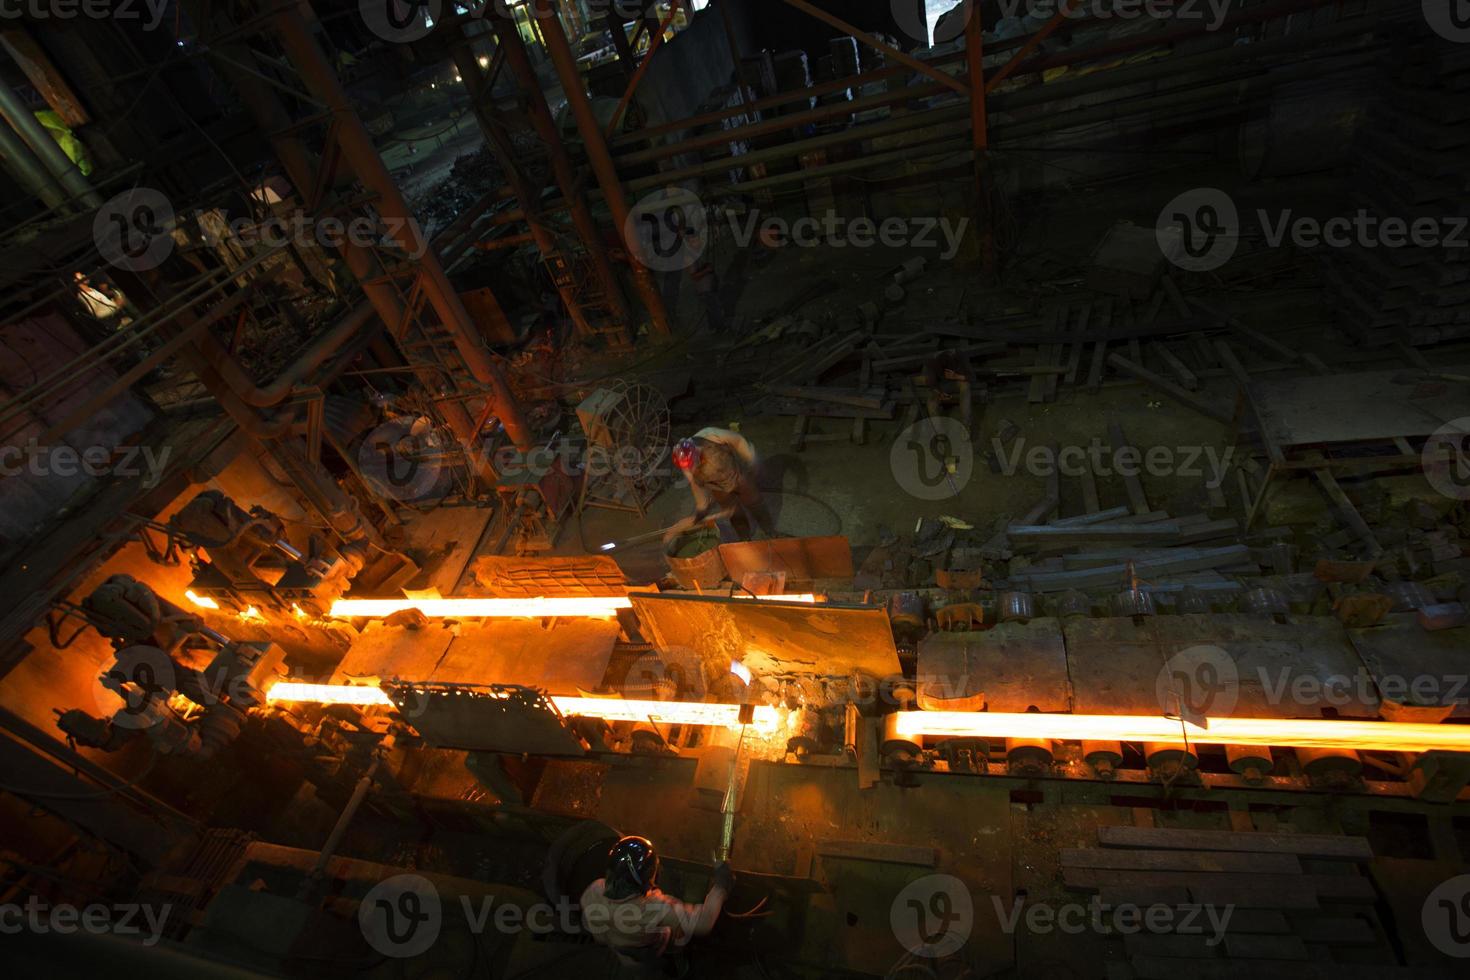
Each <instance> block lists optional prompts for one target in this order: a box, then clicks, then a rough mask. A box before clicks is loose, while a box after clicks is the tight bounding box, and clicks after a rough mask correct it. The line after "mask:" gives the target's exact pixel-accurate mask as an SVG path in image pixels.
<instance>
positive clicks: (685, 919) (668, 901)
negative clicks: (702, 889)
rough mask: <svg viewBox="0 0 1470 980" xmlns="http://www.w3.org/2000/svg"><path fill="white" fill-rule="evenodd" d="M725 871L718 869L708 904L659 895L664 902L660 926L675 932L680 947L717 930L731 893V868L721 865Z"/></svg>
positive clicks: (712, 883)
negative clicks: (714, 929)
mask: <svg viewBox="0 0 1470 980" xmlns="http://www.w3.org/2000/svg"><path fill="white" fill-rule="evenodd" d="M721 868H723V869H724V870H723V871H721V870H719V869H716V871H715V877H714V881H713V882H711V883H710V889H709V892H708V893H707V894H706V895H705V896H704V901H703V902H700V903H699V904H698V905H690V904H689V903H687V902H681V901H679V900H678V899H677V898H670V897H669V896H668V895H664V894H663V893H660V894H659V896H658V899H657V900H658V902H659V903H660V907H659V910H658V912H659V915H658V918H659V921H658V925H661V926H667V927H669V928H670V929H672V930H673V934H672V939H673V942H674V943H675V944H676V945H680V946H682V945H683V944H684V943H687V942H688V941H689V940H691V939H694V938H696V937H698V936H705V935H708V934H709V931H710V930H711V929H713V928H714V927H715V923H716V922H717V921H718V920H719V918H720V913H721V912H722V911H724V908H725V899H726V898H728V897H729V894H730V872H729V867H728V865H721Z"/></svg>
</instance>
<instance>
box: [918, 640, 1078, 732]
mask: <svg viewBox="0 0 1470 980" xmlns="http://www.w3.org/2000/svg"><path fill="white" fill-rule="evenodd" d="M918 678H919V683H918V696H919V707H921V708H924V709H925V710H927V711H944V710H961V711H965V710H977V709H974V708H971V707H966V706H963V705H962V704H960V703H957V702H962V701H965V700H968V699H970V698H974V697H976V696H978V695H984V697H985V701H986V703H987V704H989V706H990V710H991V711H1014V712H1025V711H1027V710H1029V709H1030V708H1033V707H1034V708H1035V709H1036V710H1037V711H1046V712H1056V711H1070V710H1071V709H1072V698H1071V694H1070V691H1069V690H1068V686H1067V648H1066V644H1065V643H1064V642H1063V641H1062V631H1061V628H1060V626H1059V625H1058V623H1057V621H1056V620H1055V619H1033V620H1032V621H1031V622H1029V623H1001V624H999V625H998V626H996V627H994V628H993V629H989V630H985V631H983V632H976V633H931V634H929V635H928V636H926V637H924V638H923V639H922V640H920V641H919V667H918Z"/></svg>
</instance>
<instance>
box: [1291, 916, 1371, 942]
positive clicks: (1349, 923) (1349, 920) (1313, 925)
mask: <svg viewBox="0 0 1470 980" xmlns="http://www.w3.org/2000/svg"><path fill="white" fill-rule="evenodd" d="M1292 931H1293V932H1295V933H1296V934H1297V935H1298V936H1299V937H1301V940H1302V942H1305V943H1324V944H1326V945H1330V946H1377V945H1378V944H1379V943H1380V939H1379V938H1378V933H1377V931H1376V930H1375V929H1374V927H1373V924H1372V923H1371V922H1369V921H1368V920H1367V919H1364V918H1362V917H1360V916H1356V915H1316V916H1311V917H1310V918H1308V917H1300V916H1299V917H1298V918H1297V919H1296V921H1295V923H1294V924H1293V926H1292Z"/></svg>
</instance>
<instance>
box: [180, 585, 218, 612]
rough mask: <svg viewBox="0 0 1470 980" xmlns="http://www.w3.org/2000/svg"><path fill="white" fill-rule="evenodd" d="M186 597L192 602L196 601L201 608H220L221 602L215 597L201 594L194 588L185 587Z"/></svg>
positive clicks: (195, 603)
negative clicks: (215, 599) (216, 600)
mask: <svg viewBox="0 0 1470 980" xmlns="http://www.w3.org/2000/svg"><path fill="white" fill-rule="evenodd" d="M184 598H185V599H188V600H189V601H190V602H192V603H194V605H196V606H198V607H199V608H200V609H218V608H219V603H217V602H215V601H214V600H213V599H211V598H210V597H209V596H207V595H200V594H199V593H197V592H195V591H194V590H193V589H185V590H184Z"/></svg>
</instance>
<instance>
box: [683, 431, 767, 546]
mask: <svg viewBox="0 0 1470 980" xmlns="http://www.w3.org/2000/svg"><path fill="white" fill-rule="evenodd" d="M673 455H674V464H675V465H676V466H678V467H679V471H680V472H681V473H683V474H684V478H685V479H686V480H688V481H689V489H690V491H691V492H693V494H694V516H693V517H691V518H687V519H685V520H684V521H681V522H680V523H679V524H676V525H675V526H674V528H673V529H671V531H670V537H671V538H672V537H673V536H674V535H676V534H678V533H681V532H683V531H684V530H687V529H688V528H689V527H693V526H695V525H697V524H700V523H702V522H704V521H707V520H710V519H711V517H712V516H714V515H715V514H716V509H717V508H718V509H719V510H723V511H726V512H728V513H729V515H730V516H729V522H728V527H727V526H726V525H725V524H724V522H723V521H720V520H719V519H718V518H716V519H717V521H718V522H719V523H720V525H721V526H720V536H721V538H723V539H725V540H738V541H748V540H750V538H751V536H752V531H753V528H752V524H753V525H755V526H756V527H759V528H760V529H761V531H763V532H764V533H765V534H766V536H767V537H774V536H775V534H776V528H775V523H774V522H773V521H772V520H771V515H770V511H768V510H767V509H766V504H765V500H764V498H763V497H762V496H761V490H760V486H759V485H758V484H757V482H756V472H757V466H756V456H755V447H754V446H752V445H751V444H750V440H748V439H746V438H745V437H744V436H742V435H741V434H740V433H738V432H731V431H730V430H728V429H717V428H713V427H710V428H706V429H700V430H699V431H698V432H696V433H694V435H693V437H691V438H689V439H683V440H680V442H679V444H678V445H676V446H675V447H674V454H673Z"/></svg>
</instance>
